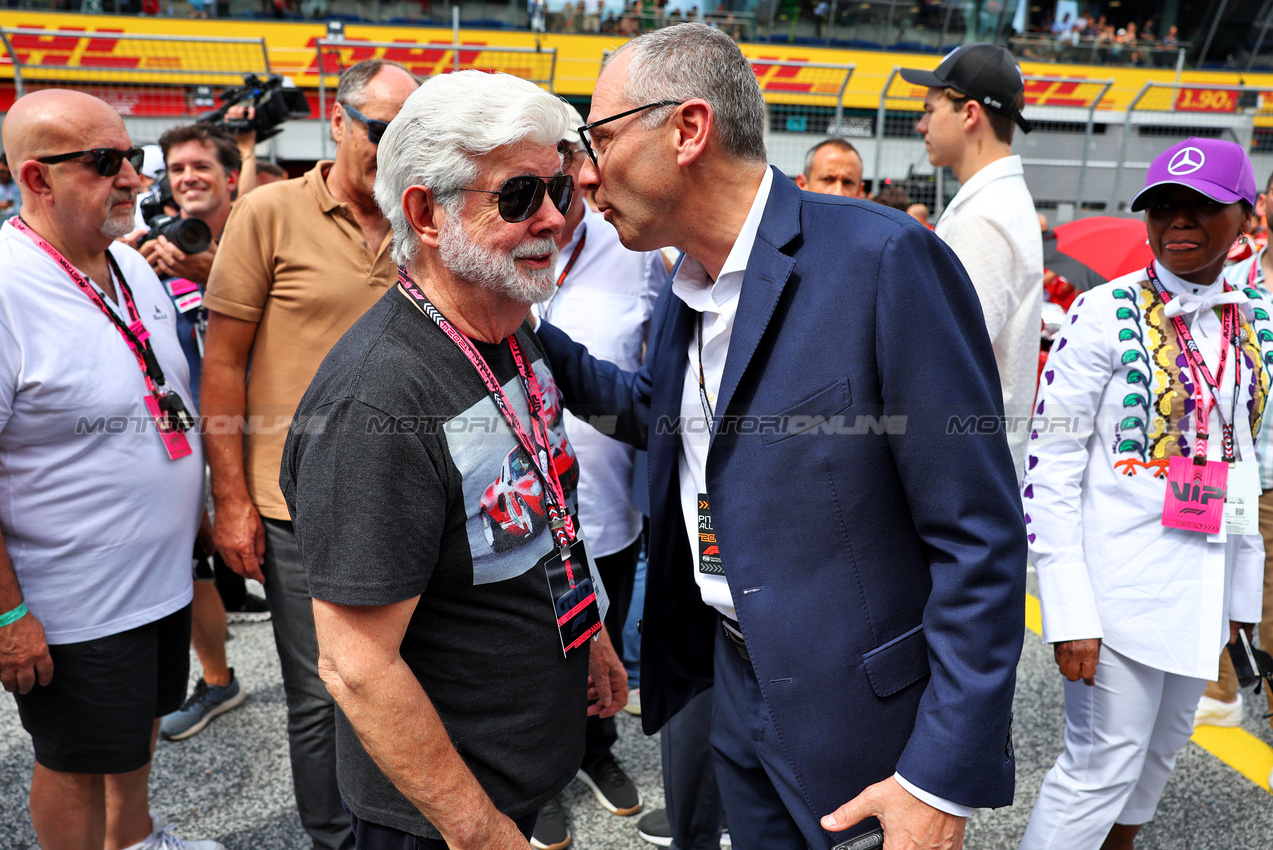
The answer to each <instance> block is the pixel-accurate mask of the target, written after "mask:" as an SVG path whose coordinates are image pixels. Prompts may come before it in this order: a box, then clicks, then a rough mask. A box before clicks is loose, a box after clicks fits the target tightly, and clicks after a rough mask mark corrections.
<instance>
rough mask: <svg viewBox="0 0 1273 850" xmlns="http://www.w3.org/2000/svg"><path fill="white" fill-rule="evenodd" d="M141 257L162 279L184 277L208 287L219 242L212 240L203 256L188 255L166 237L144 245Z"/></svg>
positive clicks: (141, 249) (152, 240)
mask: <svg viewBox="0 0 1273 850" xmlns="http://www.w3.org/2000/svg"><path fill="white" fill-rule="evenodd" d="M139 250H140V251H141V255H142V256H143V257H145V258H146V262H148V263H150V267H151V268H152V269H154V270H155V274H157V275H159V276H160V277H184V278H186V279H187V280H193V281H194V282H195V283H197V284H200V285H203V286H206V285H207V283H208V275H209V274H211V273H212V261H213V259H215V258H216V255H217V242H216V240H215V239H214V240H212V244H211V245H210V246H209V247H208V250H206V251H204V252H203V253H201V254H187V253H185V252H184V251H182V250H181V249H180V248H178V247H177V246H176V245H174V244H172V243H171V242H169V241H168V238H167V237H166V236H160V237H158V238H157V239H151V240H150V241H149V242H144V243H142V246H141V248H140V249H139Z"/></svg>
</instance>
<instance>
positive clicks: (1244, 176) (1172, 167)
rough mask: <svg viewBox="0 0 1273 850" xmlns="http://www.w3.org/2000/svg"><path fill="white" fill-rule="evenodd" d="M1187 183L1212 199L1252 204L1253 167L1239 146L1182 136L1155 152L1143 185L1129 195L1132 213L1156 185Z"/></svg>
mask: <svg viewBox="0 0 1273 850" xmlns="http://www.w3.org/2000/svg"><path fill="white" fill-rule="evenodd" d="M1167 184H1174V185H1177V186H1187V187H1189V188H1190V189H1193V190H1194V191H1195V192H1199V193H1201V194H1203V195H1206V196H1207V197H1208V198H1210V199H1211V200H1213V201H1219V202H1220V203H1222V204H1232V203H1234V202H1235V201H1242V200H1245V201H1246V202H1247V203H1249V204H1251V206H1255V201H1256V196H1257V195H1258V194H1259V191H1260V190H1259V188H1257V187H1256V185H1255V169H1254V168H1252V167H1251V160H1250V159H1249V158H1248V157H1247V155H1246V151H1244V150H1243V149H1242V146H1241V145H1239V144H1236V143H1234V142H1226V141H1225V140H1224V139H1185V140H1184V141H1183V142H1177V143H1176V144H1174V145H1172V146H1171V147H1169V148H1167V150H1165V151H1163V152H1162V153H1160V154H1158V156H1157V157H1155V158H1154V161H1153V162H1152V163H1150V165H1149V173H1148V174H1146V175H1145V188H1144V189H1141V190H1140V192H1138V193H1137V194H1136V197H1134V198H1132V212H1140V211H1141V210H1143V209H1144V208H1145V207H1147V206H1149V201H1150V198H1152V197H1153V195H1154V193H1155V192H1157V191H1158V189H1159V187H1161V186H1165V185H1167Z"/></svg>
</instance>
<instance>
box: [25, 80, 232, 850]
mask: <svg viewBox="0 0 1273 850" xmlns="http://www.w3.org/2000/svg"><path fill="white" fill-rule="evenodd" d="M3 137H4V148H5V151H6V152H7V153H8V156H9V161H10V162H11V163H13V164H14V165H15V166H16V173H17V176H18V182H19V184H20V185H21V187H22V194H23V207H22V218H20V219H16V218H15V219H10V221H9V222H8V223H6V224H5V226H4V227H3V229H0V269H3V273H0V325H3V326H4V331H5V332H4V334H3V336H2V339H3V343H2V344H0V456H2V457H3V458H4V463H3V470H2V471H0V477H2V478H3V487H4V492H5V499H4V504H3V506H0V529H2V530H3V548H0V683H3V685H4V687H5V689H6V690H8V691H12V692H15V697H16V699H17V703H18V712H19V714H20V715H21V718H22V724H23V727H24V728H25V729H26V730H27V731H28V732H29V733H30V735H31V739H32V743H33V745H34V749H35V761H36V764H35V772H34V775H33V776H32V779H31V794H30V806H31V820H32V823H33V825H34V827H35V833H36V837H37V839H38V841H39V844H40V846H41V847H44V848H46V850H63V848H87V847H103V846H106V847H114V848H130V849H131V850H141V848H145V850H159V848H172V850H221V845H220V844H218V843H217V842H215V841H197V842H189V843H187V842H184V841H181V840H180V839H177V838H176V837H175V836H173V835H171V834H169V833H168V832H167V826H165V825H164V821H163V820H162V819H160V818H159V817H158V816H157V815H155V816H152V815H151V813H150V810H149V795H148V789H147V781H148V778H149V774H150V760H151V753H152V751H153V748H154V741H155V735H156V734H157V733H158V729H159V720H158V718H159V717H162V716H163V715H165V714H167V713H168V712H170V711H173V710H174V709H176V708H178V707H179V706H180V705H181V703H182V701H183V700H184V699H185V693H186V677H187V676H188V674H189V664H190V652H189V648H188V647H189V645H190V600H191V581H190V552H191V550H192V548H193V546H194V538H195V530H196V528H197V527H198V525H199V516H200V514H201V513H202V511H203V451H202V448H201V445H200V442H199V438H198V431H197V430H194V431H186V430H184V429H186V428H190V427H193V426H194V424H195V423H194V420H193V416H194V415H195V413H194V406H193V399H192V397H191V393H190V384H189V374H188V372H187V370H186V363H185V358H184V357H183V356H182V353H181V346H180V345H179V344H178V342H177V335H176V332H175V330H174V326H173V310H172V304H171V302H170V301H169V300H168V296H167V294H166V293H165V292H164V288H163V286H162V285H161V284H160V283H159V280H158V279H157V278H156V277H155V274H154V272H153V271H151V269H150V267H149V266H147V265H146V262H145V260H143V259H142V258H141V256H140V255H138V254H137V252H136V251H134V250H133V249H131V248H129V247H128V246H126V245H124V244H122V243H119V242H117V241H116V240H117V239H118V238H119V237H121V236H123V235H125V234H126V233H127V232H128V231H129V230H131V229H132V220H133V207H134V204H135V201H136V198H135V196H136V193H137V189H138V188H139V186H140V185H141V181H140V180H139V179H138V176H137V169H138V168H140V167H141V164H142V158H143V153H142V151H141V150H140V149H138V148H134V147H133V146H132V143H131V142H130V141H129V138H128V132H127V131H126V130H125V128H124V122H123V120H122V119H121V118H120V117H119V113H117V112H116V111H115V110H114V109H112V108H111V107H110V106H109V105H107V104H106V103H105V102H103V101H101V100H98V99H97V98H95V97H92V96H90V95H87V94H84V93H82V92H74V91H67V90H59V89H46V90H43V91H36V92H33V93H31V94H28V95H26V96H25V97H22V98H19V99H18V100H17V102H16V103H15V104H14V105H13V107H12V108H11V109H10V110H9V113H8V115H7V116H6V117H5V122H4V128H3ZM182 399H185V400H188V401H189V402H190V404H189V406H187V405H186V404H183V403H182V401H181V400H182ZM92 417H97V418H98V419H97V423H98V424H95V423H94V422H93V421H92ZM111 423H118V424H119V425H120V426H122V427H118V428H117V427H114V426H113V425H112V424H111ZM6 550H7V551H6Z"/></svg>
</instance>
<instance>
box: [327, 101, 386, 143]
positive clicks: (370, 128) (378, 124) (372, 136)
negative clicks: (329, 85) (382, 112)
mask: <svg viewBox="0 0 1273 850" xmlns="http://www.w3.org/2000/svg"><path fill="white" fill-rule="evenodd" d="M337 102H338V103H339V101H337ZM340 105H341V108H343V109H344V110H345V112H346V113H347V114H348V115H349V117H350V118H352V119H354V120H355V121H358V122H361V123H362V124H363V125H364V126H365V127H366V128H367V141H369V142H371V143H372V144H373V145H378V144H380V138H381V137H382V136H383V135H384V134H385V130H388V129H389V122H388V121H377V120H376V119H375V118H368V117H367V116H366V115H363V114H362V113H361V112H359V111H358V110H357V109H354V108H353V107H352V106H350V105H349V104H348V103H341V104H340Z"/></svg>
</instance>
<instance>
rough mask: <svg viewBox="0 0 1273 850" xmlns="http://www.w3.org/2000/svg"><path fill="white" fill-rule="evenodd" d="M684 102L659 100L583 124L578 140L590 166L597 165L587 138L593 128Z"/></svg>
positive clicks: (595, 155) (594, 152)
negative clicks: (581, 143) (590, 161)
mask: <svg viewBox="0 0 1273 850" xmlns="http://www.w3.org/2000/svg"><path fill="white" fill-rule="evenodd" d="M684 102H685V101H682V100H660V101H659V102H658V103H647V104H646V105H645V106H638V107H637V108H636V109H629V110H628V111H627V112H620V113H619V114H618V115H611V116H610V117H609V118H602V119H601V120H600V121H593V122H592V123H591V124H584V125H583V126H582V127H580V128H579V140H580V141H582V142H583V147H584V150H586V151H587V152H588V158H589V159H591V160H592V164H593V165H594V166H595V165H596V164H597V152H596V151H594V150H593V149H592V141H591V140H590V139H589V138H588V131H589V130H591V129H592V128H593V127H600V126H601V125H602V124H609V123H610V122H611V121H618V120H619V119H620V118H627V117H628V116H629V115H635V114H636V113H638V112H644V111H645V110H647V109H654V108H656V107H659V106H680V105H681V104H682V103H684Z"/></svg>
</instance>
